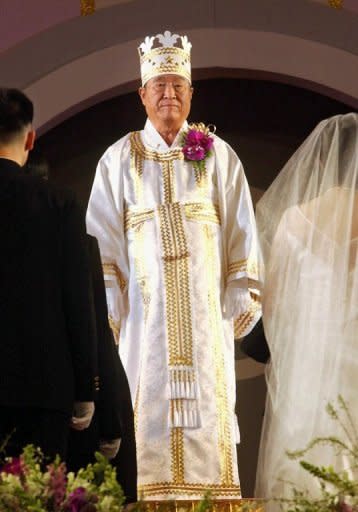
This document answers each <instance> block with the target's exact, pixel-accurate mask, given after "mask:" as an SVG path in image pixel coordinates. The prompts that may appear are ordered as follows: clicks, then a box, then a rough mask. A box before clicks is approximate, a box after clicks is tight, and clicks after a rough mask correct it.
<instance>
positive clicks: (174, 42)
mask: <svg viewBox="0 0 358 512" xmlns="http://www.w3.org/2000/svg"><path fill="white" fill-rule="evenodd" d="M190 50H191V43H190V42H189V41H188V38H187V36H179V35H178V34H172V33H171V32H169V30H166V31H165V32H164V34H157V35H156V36H151V37H150V36H147V37H146V38H145V40H144V42H143V43H142V44H141V45H140V46H139V48H138V53H139V57H140V72H141V77H142V86H144V85H145V84H146V83H147V82H148V80H150V79H151V78H154V77H155V76H160V75H166V74H174V75H180V76H183V77H184V78H186V79H187V80H189V83H191V64H190Z"/></svg>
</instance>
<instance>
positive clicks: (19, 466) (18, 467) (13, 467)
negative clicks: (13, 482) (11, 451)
mask: <svg viewBox="0 0 358 512" xmlns="http://www.w3.org/2000/svg"><path fill="white" fill-rule="evenodd" d="M0 472H1V473H8V474H10V475H16V476H22V475H23V474H24V464H23V462H22V460H21V457H13V458H12V459H10V460H9V462H7V463H6V464H5V465H4V466H3V467H2V468H1V469H0Z"/></svg>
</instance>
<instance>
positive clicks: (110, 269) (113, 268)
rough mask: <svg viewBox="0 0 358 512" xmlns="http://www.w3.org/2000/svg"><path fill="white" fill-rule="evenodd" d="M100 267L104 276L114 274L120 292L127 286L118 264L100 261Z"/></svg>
mask: <svg viewBox="0 0 358 512" xmlns="http://www.w3.org/2000/svg"><path fill="white" fill-rule="evenodd" d="M102 268H103V273H104V275H105V276H106V275H107V276H114V277H115V278H116V281H117V283H118V286H119V288H120V290H121V292H123V291H124V290H125V288H126V286H127V281H126V280H125V278H124V276H123V274H122V272H121V271H120V269H119V268H118V266H117V265H116V264H115V263H102Z"/></svg>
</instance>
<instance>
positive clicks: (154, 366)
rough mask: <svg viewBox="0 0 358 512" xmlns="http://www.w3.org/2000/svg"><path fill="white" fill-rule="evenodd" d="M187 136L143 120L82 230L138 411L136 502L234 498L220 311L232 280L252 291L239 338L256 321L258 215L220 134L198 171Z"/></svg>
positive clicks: (230, 326)
mask: <svg viewBox="0 0 358 512" xmlns="http://www.w3.org/2000/svg"><path fill="white" fill-rule="evenodd" d="M187 126H188V125H187V123H185V124H184V126H183V128H182V129H186V128H187ZM180 137H181V133H179V134H178V136H177V138H176V140H175V141H174V143H173V144H172V146H171V147H168V146H167V144H166V143H165V142H164V141H163V139H162V138H161V137H160V135H159V134H158V132H157V131H156V130H155V128H154V127H153V125H152V124H151V122H150V121H149V120H148V121H147V123H146V126H145V128H144V130H142V131H141V132H135V133H132V134H128V135H126V136H125V137H123V138H122V139H120V140H119V141H118V142H116V143H115V144H114V145H113V146H111V147H110V148H109V149H108V150H107V151H106V152H105V154H104V155H103V157H102V158H101V160H100V161H99V164H98V168H97V172H96V176H95V180H94V184H93V189H92V192H91V197H90V201H89V206H88V213H87V225H88V231H89V232H90V233H91V234H92V235H94V236H96V237H97V239H98V242H99V246H100V250H101V256H102V261H103V268H104V274H105V280H106V290H107V299H108V306H109V314H110V321H111V323H112V326H113V328H114V330H115V331H116V330H117V331H118V333H119V351H120V356H121V358H122V361H123V365H124V367H125V369H126V372H127V376H128V380H129V385H130V389H131V395H132V400H133V404H134V410H135V425H136V441H137V459H138V492H139V496H140V497H141V498H142V499H146V500H161V499H166V500H170V499H181V500H187V499H190V500H192V499H200V498H201V497H202V496H203V495H204V493H205V492H207V491H210V492H211V495H212V497H213V498H214V499H215V498H221V499H222V498H226V499H229V498H239V497H240V496H241V493H240V484H239V477H238V468H237V456H236V443H237V442H238V426H237V419H236V416H235V398H236V392H235V384H236V379H235V356H234V322H233V319H225V318H224V317H223V308H222V303H223V298H224V296H225V288H226V286H227V284H228V283H229V282H230V281H236V282H237V284H238V286H244V287H247V285H249V286H250V288H252V291H253V293H251V303H250V305H249V307H248V309H247V311H245V312H244V313H242V314H241V316H240V318H239V319H238V320H237V321H236V327H237V330H238V331H239V335H241V336H243V335H245V334H246V333H247V332H249V331H250V330H251V328H252V326H253V325H254V324H255V323H256V321H257V319H258V317H259V316H260V305H259V300H258V293H257V289H256V287H255V282H256V278H257V274H256V272H257V269H256V265H255V261H254V259H253V258H252V259H251V254H252V253H253V243H254V240H255V237H256V232H255V221H254V214H253V208H252V203H251V197H250V192H249V188H248V185H247V182H246V178H245V175H244V171H243V168H242V165H241V163H240V161H239V159H238V157H237V155H236V154H235V152H234V151H233V150H232V149H231V148H230V147H229V146H228V145H227V144H226V143H225V142H224V141H223V140H221V139H220V138H219V137H217V136H214V148H213V155H212V156H211V157H209V158H208V159H207V160H206V162H205V163H206V166H205V167H206V168H205V170H204V171H196V170H194V168H193V165H192V163H190V162H188V161H184V157H183V153H182V150H181V147H180V146H179V142H180ZM254 288H255V290H254ZM230 297H232V300H234V301H235V297H234V296H233V294H232V293H231V295H230Z"/></svg>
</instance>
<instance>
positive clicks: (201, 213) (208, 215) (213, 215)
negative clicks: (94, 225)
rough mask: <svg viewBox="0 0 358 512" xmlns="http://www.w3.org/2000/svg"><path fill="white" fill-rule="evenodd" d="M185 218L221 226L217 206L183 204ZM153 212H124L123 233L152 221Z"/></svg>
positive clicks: (209, 204) (149, 210)
mask: <svg viewBox="0 0 358 512" xmlns="http://www.w3.org/2000/svg"><path fill="white" fill-rule="evenodd" d="M183 207H184V212H185V217H186V218H187V219H188V220H196V221H201V222H212V223H214V224H221V221H220V211H219V206H218V205H217V204H211V203H186V204H183ZM154 215H155V211H154V210H151V209H148V210H138V211H135V210H130V209H128V210H126V211H125V212H124V230H125V232H127V231H129V230H130V229H133V230H134V231H136V230H137V229H140V228H141V226H142V225H143V224H144V222H146V221H147V220H152V219H154Z"/></svg>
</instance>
